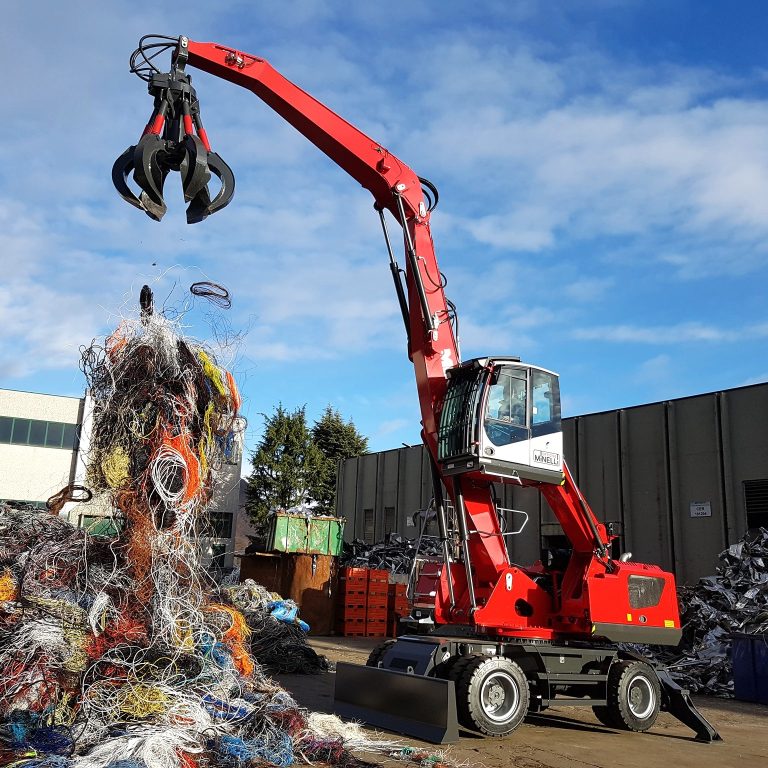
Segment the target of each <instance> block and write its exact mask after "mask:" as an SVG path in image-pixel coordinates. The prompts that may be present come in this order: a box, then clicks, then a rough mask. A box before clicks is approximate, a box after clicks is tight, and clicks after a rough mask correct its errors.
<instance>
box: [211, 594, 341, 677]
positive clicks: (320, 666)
mask: <svg viewBox="0 0 768 768" xmlns="http://www.w3.org/2000/svg"><path fill="white" fill-rule="evenodd" d="M221 595H222V600H224V601H226V602H227V603H228V604H229V605H233V606H235V607H236V608H237V609H238V610H239V611H241V612H242V614H243V616H244V617H245V621H246V623H247V625H248V628H249V629H250V630H251V636H250V645H249V648H250V651H251V654H252V655H253V657H254V658H255V659H256V661H258V663H259V664H261V665H262V666H263V667H265V668H266V669H267V670H269V671H270V672H274V673H278V674H309V675H312V674H318V673H319V672H327V671H328V670H329V669H330V663H329V662H328V659H327V658H326V657H325V656H320V655H319V654H317V653H316V652H315V650H314V649H313V648H312V647H311V646H310V645H309V643H308V642H307V632H308V631H309V627H308V626H307V624H305V623H304V622H303V621H301V619H299V617H298V606H297V605H296V603H295V602H293V601H292V600H283V599H282V598H281V597H280V596H279V595H276V594H274V593H272V592H269V591H268V590H267V589H265V588H264V587H262V586H261V585H260V584H257V583H256V582H255V581H253V580H252V579H247V580H246V581H244V582H243V583H242V584H238V585H233V586H227V587H223V588H222V589H221Z"/></svg>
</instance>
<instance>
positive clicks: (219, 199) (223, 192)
mask: <svg viewBox="0 0 768 768" xmlns="http://www.w3.org/2000/svg"><path fill="white" fill-rule="evenodd" d="M206 162H207V166H208V169H209V170H210V171H212V172H213V174H214V176H217V177H218V178H219V180H220V181H221V189H220V190H219V192H218V194H217V195H216V197H214V198H213V200H211V196H210V195H209V193H208V187H205V186H204V187H203V188H202V189H201V190H200V191H199V192H198V193H197V195H196V196H195V198H194V199H193V200H192V202H191V203H190V204H189V207H188V208H187V223H188V224H196V223H197V222H199V221H202V220H203V219H205V218H206V217H207V216H210V215H211V214H212V213H216V211H218V210H221V209H222V208H224V206H226V205H228V204H229V202H230V200H232V196H233V195H234V194H235V176H234V174H233V173H232V169H231V168H230V167H229V166H228V165H227V164H226V163H225V162H224V161H223V160H222V159H221V157H220V156H219V155H218V154H217V153H216V152H208V155H207V158H206Z"/></svg>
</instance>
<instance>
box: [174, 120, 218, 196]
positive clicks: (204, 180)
mask: <svg viewBox="0 0 768 768" xmlns="http://www.w3.org/2000/svg"><path fill="white" fill-rule="evenodd" d="M183 147H184V159H183V161H182V163H181V167H180V171H181V186H182V189H183V190H184V200H185V202H187V203H188V202H190V201H191V200H194V199H195V197H197V195H198V194H199V193H200V190H202V189H205V186H206V185H207V184H208V182H209V181H210V180H211V172H210V171H209V170H208V162H207V158H206V156H207V155H208V150H206V148H205V146H204V145H203V142H202V141H200V139H199V138H198V137H197V136H193V135H192V134H187V135H186V136H185V137H184V141H183Z"/></svg>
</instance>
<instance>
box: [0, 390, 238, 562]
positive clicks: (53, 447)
mask: <svg viewBox="0 0 768 768" xmlns="http://www.w3.org/2000/svg"><path fill="white" fill-rule="evenodd" d="M89 438H90V399H89V398H88V396H87V395H86V396H84V397H63V396H60V395H46V394H39V393H34V392H19V391H16V390H11V389H0V500H2V501H14V502H25V503H28V504H34V505H35V506H38V507H41V508H45V502H46V501H47V500H48V499H49V498H50V497H51V496H53V495H54V494H55V493H57V492H58V491H60V490H61V489H62V488H64V487H65V486H67V485H68V484H69V483H77V484H80V485H87V483H86V482H85V459H86V456H87V453H88V445H89V442H90V439H89ZM237 439H238V449H237V450H235V451H233V454H232V457H231V458H230V459H228V461H227V463H225V464H224V465H223V466H222V467H221V468H220V471H219V473H218V476H217V484H216V487H215V489H214V494H213V500H212V503H211V507H210V512H209V517H210V526H211V529H212V533H213V536H211V537H209V538H206V539H204V540H203V541H202V545H203V553H204V556H205V557H206V559H207V560H208V561H209V562H210V561H214V563H215V565H217V566H219V567H224V568H229V567H232V566H233V565H234V564H235V563H234V557H233V555H234V542H235V538H234V528H235V520H236V519H237V513H238V509H239V506H240V467H241V463H242V436H241V435H238V436H237ZM61 514H62V515H65V516H67V517H68V518H69V519H70V521H71V522H72V523H75V524H77V525H81V526H85V527H88V528H89V529H94V530H99V531H104V532H106V531H109V530H111V529H112V525H111V521H110V520H109V514H110V510H109V509H105V508H103V507H100V506H99V505H98V504H97V503H91V504H76V503H68V504H67V505H65V507H64V509H63V510H62V512H61Z"/></svg>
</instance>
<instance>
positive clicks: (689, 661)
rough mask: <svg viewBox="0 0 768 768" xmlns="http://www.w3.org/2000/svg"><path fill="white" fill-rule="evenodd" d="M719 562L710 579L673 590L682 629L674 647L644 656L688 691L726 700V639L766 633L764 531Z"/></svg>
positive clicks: (729, 680) (729, 673)
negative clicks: (675, 592) (692, 585)
mask: <svg viewBox="0 0 768 768" xmlns="http://www.w3.org/2000/svg"><path fill="white" fill-rule="evenodd" d="M719 560H720V565H719V566H718V567H717V569H716V574H715V575H714V576H706V577H704V578H703V579H700V580H699V582H698V584H696V586H694V587H680V588H679V590H678V597H679V599H680V611H681V622H682V626H683V638H682V640H681V642H680V644H679V645H678V647H677V648H674V649H671V650H670V649H669V648H663V647H660V646H654V647H651V648H646V649H644V651H645V653H646V655H648V656H651V657H653V658H654V660H656V661H657V662H660V663H663V664H665V665H667V666H668V668H669V672H670V674H671V675H672V676H673V677H674V678H675V679H676V680H677V682H678V683H680V685H682V686H683V687H685V688H688V689H689V690H690V691H692V692H694V693H696V692H699V693H708V694H712V695H715V696H720V697H723V698H727V697H732V696H733V669H732V665H731V658H730V653H729V651H730V646H731V635H732V634H734V633H737V632H739V633H744V634H749V635H752V634H759V633H764V632H768V530H767V529H765V528H758V529H756V530H754V531H752V532H751V533H748V534H747V535H746V536H745V537H744V538H743V539H742V540H741V541H739V542H738V543H736V544H732V545H731V546H730V547H728V549H726V550H725V551H724V552H721V553H720V555H719Z"/></svg>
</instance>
